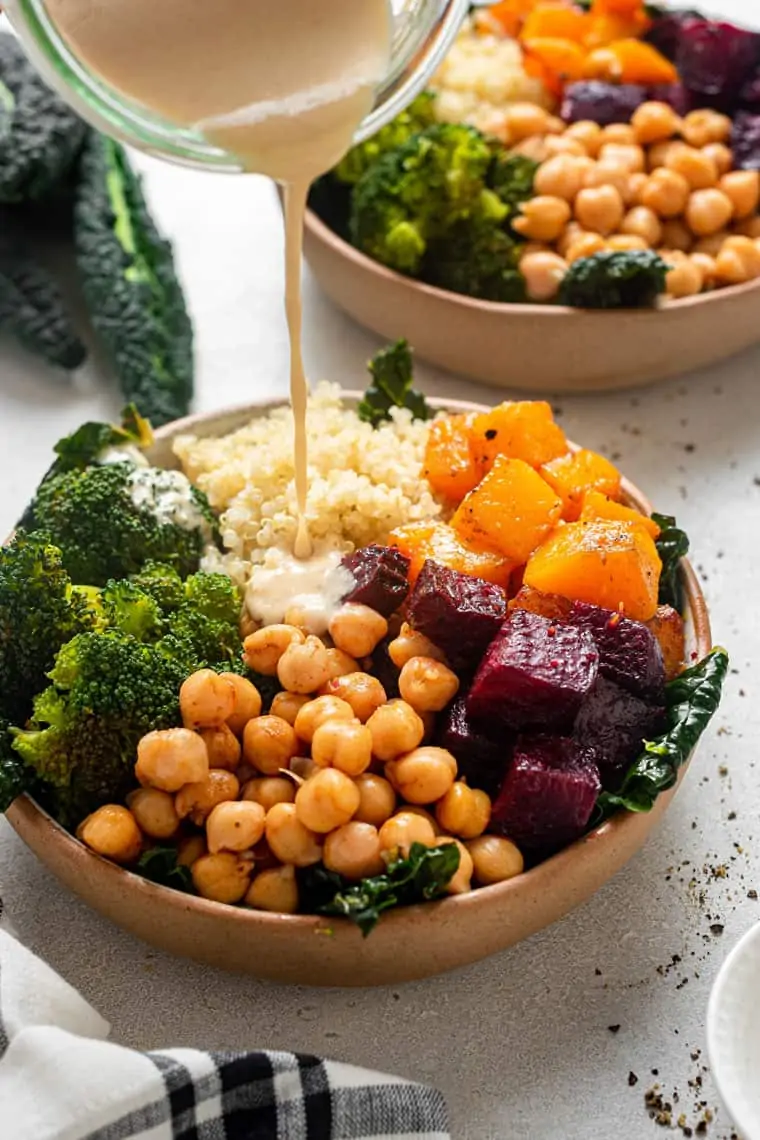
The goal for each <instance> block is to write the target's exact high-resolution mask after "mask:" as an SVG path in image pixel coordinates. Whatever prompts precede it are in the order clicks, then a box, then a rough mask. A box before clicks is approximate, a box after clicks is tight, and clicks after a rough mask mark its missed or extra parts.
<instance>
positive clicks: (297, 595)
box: [245, 548, 354, 634]
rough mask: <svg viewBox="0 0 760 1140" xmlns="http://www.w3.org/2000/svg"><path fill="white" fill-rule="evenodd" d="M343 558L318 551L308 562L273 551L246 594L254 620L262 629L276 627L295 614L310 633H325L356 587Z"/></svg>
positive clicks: (281, 551)
mask: <svg viewBox="0 0 760 1140" xmlns="http://www.w3.org/2000/svg"><path fill="white" fill-rule="evenodd" d="M342 557H343V555H342V553H341V552H340V551H338V550H327V551H323V552H317V551H315V552H314V553H313V554H312V556H311V557H310V558H307V559H299V558H296V557H294V555H292V554H289V553H288V552H287V551H285V550H278V549H276V548H275V549H272V550H269V551H268V552H267V556H266V561H265V562H264V564H263V565H261V566H257V567H255V569H254V571H253V573H252V575H251V580H250V582H249V583H248V589H247V590H246V597H245V603H246V608H247V610H248V612H249V613H250V615H251V617H252V618H254V620H255V621H258V622H261V624H262V625H275V624H276V623H278V622H281V621H282V620H283V619H284V618H285V616H286V615H287V614H288V612H289V611H294V612H297V613H298V615H299V621H298V624H299V625H302V626H304V627H305V628H307V629H308V630H309V632H310V633H316V634H321V633H325V632H326V631H327V627H328V626H329V624H330V619H331V618H332V616H333V614H334V613H335V611H336V610H337V609H338V607H339V606H340V603H341V600H342V599H343V598H344V597H345V595H346V594H347V593H348V592H349V590H350V589H351V587H352V586H353V585H354V579H353V576H352V574H351V572H350V571H349V570H346V568H345V566H341V564H340V563H341V559H342Z"/></svg>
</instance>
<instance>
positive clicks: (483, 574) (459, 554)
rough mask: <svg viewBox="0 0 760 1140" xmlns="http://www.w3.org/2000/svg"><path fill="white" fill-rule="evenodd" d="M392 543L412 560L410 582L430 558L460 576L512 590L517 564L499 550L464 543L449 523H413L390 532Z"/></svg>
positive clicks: (413, 581) (414, 579)
mask: <svg viewBox="0 0 760 1140" xmlns="http://www.w3.org/2000/svg"><path fill="white" fill-rule="evenodd" d="M389 541H390V543H391V545H392V546H395V547H397V548H398V549H399V550H400V551H401V552H402V554H405V555H406V556H407V558H409V559H410V567H409V581H410V583H411V584H412V585H414V583H415V582H416V581H417V578H418V577H419V574H420V571H421V570H422V567H423V566H424V565H425V562H426V561H427V559H428V558H431V559H432V560H433V561H434V562H438V563H439V564H440V565H441V566H448V567H449V569H451V570H458V571H459V573H460V574H470V575H471V576H472V577H473V578H484V579H485V581H486V582H493V583H494V584H495V585H497V586H501V587H502V589H504V590H507V589H508V587H509V581H510V577H511V575H512V571H513V570H514V563H513V562H510V560H509V559H508V558H505V557H504V555H503V554H500V553H499V552H498V551H495V550H490V549H488V548H487V547H483V546H480V547H476V546H474V545H470V544H469V543H467V542H465V541H464V540H463V539H462V538H460V536H459V535H458V534H457V533H456V531H455V530H454V529H453V527H450V526H449V525H448V524H447V523H410V524H409V525H407V526H401V527H397V529H396V530H394V531H392V532H391V535H390V540H389Z"/></svg>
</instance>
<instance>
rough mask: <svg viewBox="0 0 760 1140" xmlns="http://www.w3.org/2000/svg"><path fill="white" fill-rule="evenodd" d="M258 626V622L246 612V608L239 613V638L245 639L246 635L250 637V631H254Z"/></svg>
mask: <svg viewBox="0 0 760 1140" xmlns="http://www.w3.org/2000/svg"><path fill="white" fill-rule="evenodd" d="M259 628H260V627H259V623H258V622H257V621H256V619H255V618H253V617H251V615H250V614H249V613H248V610H246V609H244V610H243V612H242V613H241V615H240V621H239V622H238V631H239V633H240V640H241V641H245V639H246V637H250V635H251V634H252V633H255V632H256V630H257V629H259Z"/></svg>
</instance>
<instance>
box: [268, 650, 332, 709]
mask: <svg viewBox="0 0 760 1140" xmlns="http://www.w3.org/2000/svg"><path fill="white" fill-rule="evenodd" d="M277 677H278V679H279V682H280V684H281V685H282V687H283V688H284V689H287V691H288V692H290V693H300V694H307V693H316V692H317V690H318V689H321V688H322V686H323V685H324V684H326V682H327V681H328V680H329V678H330V660H329V658H328V656H327V649H326V648H325V646H324V644H323V642H322V641H321V640H320V638H318V637H313V636H311V635H310V636H309V637H307V638H306V640H305V641H304V642H303V644H301V645H292V644H291V645H289V646H288V648H287V649H286V650H285V652H284V653H283V655H282V657H281V658H280V660H279V661H278V663H277Z"/></svg>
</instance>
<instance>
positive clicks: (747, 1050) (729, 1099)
mask: <svg viewBox="0 0 760 1140" xmlns="http://www.w3.org/2000/svg"><path fill="white" fill-rule="evenodd" d="M707 1047H708V1050H709V1055H710V1062H711V1064H712V1068H713V1074H714V1078H715V1082H716V1084H717V1085H718V1088H719V1089H720V1095H721V1096H722V1097H723V1100H724V1102H725V1103H726V1104H727V1105H728V1107H729V1109H730V1111H731V1112H732V1114H733V1117H734V1120H736V1121H738V1122H739V1123H740V1124H741V1128H742V1131H743V1134H744V1137H745V1140H758V1137H760V1086H758V1083H757V1058H758V1057H759V1056H760V926H753V927H752V929H751V930H750V931H749V932H748V933H747V934H745V936H744V938H742V940H741V941H740V942H739V944H738V945H737V946H735V947H734V949H733V950H732V951H731V953H730V954H729V956H728V958H727V960H726V961H725V962H724V964H723V967H722V968H721V971H720V973H719V974H718V978H717V980H716V982H715V985H714V986H713V991H712V994H711V996H710V1004H709V1006H708V1011H707Z"/></svg>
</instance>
